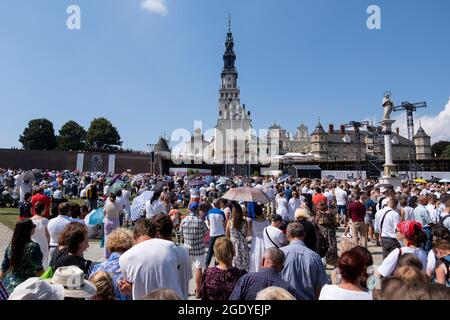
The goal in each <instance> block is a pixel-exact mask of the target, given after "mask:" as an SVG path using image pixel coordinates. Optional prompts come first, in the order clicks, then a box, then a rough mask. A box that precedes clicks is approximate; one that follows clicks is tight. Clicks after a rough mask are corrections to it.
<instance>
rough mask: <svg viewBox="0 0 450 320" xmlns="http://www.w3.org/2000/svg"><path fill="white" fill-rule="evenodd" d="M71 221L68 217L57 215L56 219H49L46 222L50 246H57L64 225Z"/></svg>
mask: <svg viewBox="0 0 450 320" xmlns="http://www.w3.org/2000/svg"><path fill="white" fill-rule="evenodd" d="M71 222H72V220H71V219H70V217H68V216H63V215H58V216H57V217H56V218H54V219H51V220H50V221H49V222H48V225H47V230H48V233H49V234H50V246H53V247H55V246H57V245H58V242H59V237H60V235H61V234H62V233H63V231H64V228H65V227H66V225H68V224H69V223H71Z"/></svg>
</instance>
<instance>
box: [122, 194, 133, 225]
mask: <svg viewBox="0 0 450 320" xmlns="http://www.w3.org/2000/svg"><path fill="white" fill-rule="evenodd" d="M130 198H131V192H130V191H128V190H127V189H126V188H123V189H122V199H123V203H124V205H125V209H124V211H125V217H126V220H127V221H128V220H129V217H130Z"/></svg>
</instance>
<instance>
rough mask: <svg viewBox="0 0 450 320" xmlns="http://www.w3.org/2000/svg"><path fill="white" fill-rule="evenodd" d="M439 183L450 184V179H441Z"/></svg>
mask: <svg viewBox="0 0 450 320" xmlns="http://www.w3.org/2000/svg"><path fill="white" fill-rule="evenodd" d="M439 183H450V179H441V180H439Z"/></svg>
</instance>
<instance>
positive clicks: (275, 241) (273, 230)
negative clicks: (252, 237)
mask: <svg viewBox="0 0 450 320" xmlns="http://www.w3.org/2000/svg"><path fill="white" fill-rule="evenodd" d="M283 225H284V222H283V217H281V216H280V215H279V214H276V215H274V216H273V218H272V224H271V225H270V226H267V227H265V228H264V231H263V238H264V247H265V248H266V249H267V248H273V247H275V248H281V247H282V246H284V245H285V244H286V242H287V239H286V237H285V236H284V234H283V231H281V230H280V227H281V226H283Z"/></svg>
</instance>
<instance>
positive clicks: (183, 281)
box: [176, 246, 192, 300]
mask: <svg viewBox="0 0 450 320" xmlns="http://www.w3.org/2000/svg"><path fill="white" fill-rule="evenodd" d="M176 249H177V250H176V252H177V255H178V279H179V284H180V290H181V292H182V293H183V296H181V299H183V300H187V299H188V297H189V280H191V279H192V268H191V260H190V257H189V251H188V250H186V249H185V248H183V247H181V246H176Z"/></svg>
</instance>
